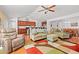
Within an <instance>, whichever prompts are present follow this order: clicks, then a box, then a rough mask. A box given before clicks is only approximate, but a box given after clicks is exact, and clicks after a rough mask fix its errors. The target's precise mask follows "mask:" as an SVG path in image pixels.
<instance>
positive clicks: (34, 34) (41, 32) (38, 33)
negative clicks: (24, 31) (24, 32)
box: [30, 27, 47, 41]
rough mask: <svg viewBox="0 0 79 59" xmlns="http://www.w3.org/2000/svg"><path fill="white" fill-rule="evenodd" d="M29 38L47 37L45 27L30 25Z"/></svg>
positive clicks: (35, 39) (34, 39)
mask: <svg viewBox="0 0 79 59" xmlns="http://www.w3.org/2000/svg"><path fill="white" fill-rule="evenodd" d="M30 38H31V39H32V40H33V41H37V40H40V39H44V38H47V29H46V28H44V27H32V28H31V29H30Z"/></svg>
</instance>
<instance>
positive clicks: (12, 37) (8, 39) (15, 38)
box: [0, 29, 24, 53]
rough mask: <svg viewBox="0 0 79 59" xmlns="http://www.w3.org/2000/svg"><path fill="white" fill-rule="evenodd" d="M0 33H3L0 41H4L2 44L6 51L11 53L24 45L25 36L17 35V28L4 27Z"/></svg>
mask: <svg viewBox="0 0 79 59" xmlns="http://www.w3.org/2000/svg"><path fill="white" fill-rule="evenodd" d="M0 35H1V40H0V41H1V42H2V43H1V45H2V47H3V51H4V52H5V53H10V52H12V51H15V50H16V49H18V48H20V47H22V46H24V36H23V35H17V33H16V30H15V29H8V30H5V29H3V31H2V32H1V33H0Z"/></svg>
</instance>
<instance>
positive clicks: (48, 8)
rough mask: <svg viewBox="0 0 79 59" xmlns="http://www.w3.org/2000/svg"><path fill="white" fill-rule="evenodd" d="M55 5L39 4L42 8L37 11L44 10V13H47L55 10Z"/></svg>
mask: <svg viewBox="0 0 79 59" xmlns="http://www.w3.org/2000/svg"><path fill="white" fill-rule="evenodd" d="M55 6H56V5H51V6H49V7H45V6H41V7H42V8H43V9H42V10H39V11H38V12H42V11H45V12H44V13H45V14H47V12H48V11H51V12H55V10H54V9H53V8H54V7H55Z"/></svg>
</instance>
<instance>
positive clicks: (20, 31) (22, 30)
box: [18, 21, 36, 34]
mask: <svg viewBox="0 0 79 59" xmlns="http://www.w3.org/2000/svg"><path fill="white" fill-rule="evenodd" d="M35 25H36V23H35V22H31V21H18V34H27V29H26V27H27V26H35ZM21 27H22V28H21Z"/></svg>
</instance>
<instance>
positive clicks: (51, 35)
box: [47, 28, 70, 41]
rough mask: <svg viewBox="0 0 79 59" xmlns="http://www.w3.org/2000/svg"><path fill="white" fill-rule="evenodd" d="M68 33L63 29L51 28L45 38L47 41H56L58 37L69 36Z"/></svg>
mask: <svg viewBox="0 0 79 59" xmlns="http://www.w3.org/2000/svg"><path fill="white" fill-rule="evenodd" d="M69 37H70V34H69V33H67V32H64V31H63V30H60V29H57V28H52V29H51V30H50V31H49V32H48V35H47V39H48V40H49V41H56V40H58V38H69Z"/></svg>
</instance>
